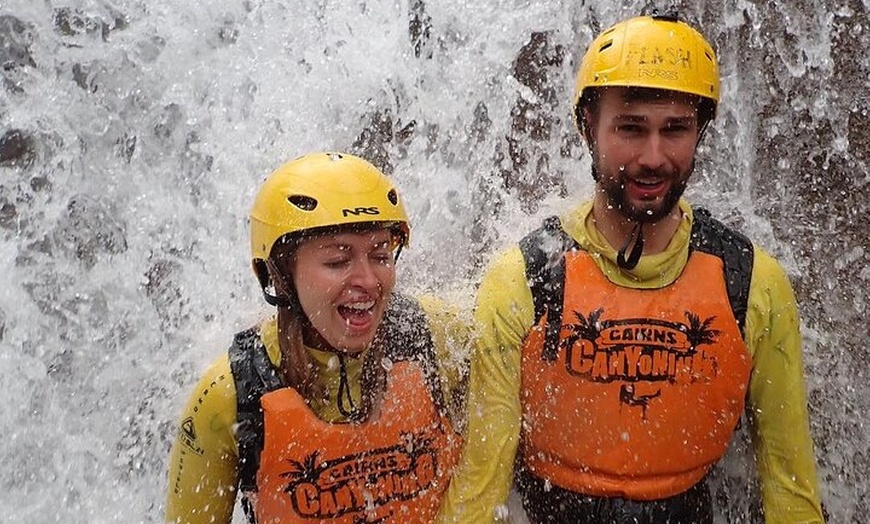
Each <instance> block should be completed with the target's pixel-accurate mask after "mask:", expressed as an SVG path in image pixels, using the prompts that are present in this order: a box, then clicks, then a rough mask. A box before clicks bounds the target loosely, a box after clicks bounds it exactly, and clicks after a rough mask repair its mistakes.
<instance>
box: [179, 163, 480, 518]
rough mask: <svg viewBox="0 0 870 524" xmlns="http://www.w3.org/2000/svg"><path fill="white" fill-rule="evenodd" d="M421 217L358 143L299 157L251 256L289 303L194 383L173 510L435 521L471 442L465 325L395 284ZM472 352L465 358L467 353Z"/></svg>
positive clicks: (277, 296) (284, 170)
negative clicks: (464, 428) (464, 403)
mask: <svg viewBox="0 0 870 524" xmlns="http://www.w3.org/2000/svg"><path fill="white" fill-rule="evenodd" d="M408 234H409V226H408V218H407V215H406V213H405V210H404V207H403V204H402V201H401V199H400V198H399V195H398V192H397V191H396V189H395V187H394V186H393V184H392V183H391V182H390V181H389V180H388V179H387V178H386V177H385V176H384V175H383V174H382V173H381V172H380V171H378V170H377V169H376V168H375V167H374V166H372V165H371V164H369V163H368V162H366V161H365V160H362V159H361V158H357V157H354V156H352V155H346V154H338V153H317V154H312V155H308V156H304V157H301V158H299V159H297V160H294V161H292V162H290V163H288V164H286V165H284V166H283V167H281V168H279V169H278V170H277V171H275V172H274V173H273V174H272V175H271V176H270V177H269V178H268V179H267V180H266V182H265V183H264V184H263V186H262V188H261V189H260V192H259V194H258V195H257V198H256V200H255V203H254V207H253V210H252V212H251V249H252V253H253V268H254V273H255V274H256V276H257V278H258V280H259V282H260V285H261V286H262V288H263V294H264V296H265V298H266V301H267V302H268V303H269V304H271V305H273V306H276V307H277V315H276V316H275V317H274V318H271V319H269V320H267V321H265V322H263V323H262V324H260V325H259V326H256V327H254V328H251V329H249V330H247V331H244V332H242V333H239V334H237V335H236V336H235V339H234V341H233V343H232V345H231V347H230V349H229V351H228V353H227V354H226V355H223V356H222V357H221V358H220V359H218V361H217V362H216V363H215V364H214V365H212V367H211V368H210V369H209V370H208V371H207V372H206V373H205V376H204V377H202V379H201V380H200V382H199V384H198V385H197V387H196V389H195V391H194V394H193V395H192V396H191V397H190V400H189V402H188V405H187V407H186V409H185V412H184V414H183V415H182V417H181V422H180V427H179V432H178V436H177V438H176V440H175V442H174V444H173V448H172V456H171V465H170V471H169V488H168V489H169V493H168V499H167V506H166V519H167V521H168V522H179V523H199V522H203V523H205V522H209V523H229V522H230V521H231V520H232V514H233V508H234V505H235V500H236V492H237V490H238V491H239V492H240V493H241V498H242V505H243V507H244V509H245V512H246V514H247V515H248V518H249V519H250V520H251V521H252V522H260V523H261V524H262V523H267V522H268V523H287V522H318V521H328V522H347V523H357V522H384V523H386V522H403V523H407V522H420V523H429V522H432V521H433V520H434V517H435V514H436V513H437V510H438V506H439V504H440V501H441V497H442V495H443V493H444V491H445V489H446V487H447V481H448V479H449V474H450V471H451V469H452V467H453V465H454V464H455V463H456V460H457V455H458V449H459V447H460V442H459V436H458V433H457V429H456V426H455V424H454V422H453V421H451V419H450V417H449V416H448V411H450V412H457V411H458V410H452V411H451V410H448V407H450V406H449V404H453V399H454V398H458V396H457V395H455V392H456V391H458V390H459V387H458V386H459V382H460V377H461V376H462V372H461V369H462V366H461V365H451V364H448V362H455V361H456V359H451V358H449V355H448V351H447V340H448V338H449V337H450V336H463V334H464V330H463V328H462V325H461V324H459V323H456V322H455V321H454V319H455V317H453V316H452V315H450V314H449V312H448V313H445V312H444V311H437V312H436V310H435V308H436V306H437V304H436V303H435V302H434V301H432V300H429V301H425V302H424V301H423V300H422V299H421V301H419V302H418V301H416V300H413V299H410V298H408V297H404V296H401V295H397V294H393V286H394V284H395V278H396V271H395V265H394V262H395V260H396V258H397V257H398V254H399V251H400V250H401V248H402V247H403V246H405V245H407V242H408ZM460 361H461V359H460Z"/></svg>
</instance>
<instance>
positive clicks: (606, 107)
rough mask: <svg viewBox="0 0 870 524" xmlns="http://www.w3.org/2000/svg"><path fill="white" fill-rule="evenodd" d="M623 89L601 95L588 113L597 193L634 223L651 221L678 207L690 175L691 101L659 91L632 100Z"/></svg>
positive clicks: (694, 119) (694, 139) (695, 134)
mask: <svg viewBox="0 0 870 524" xmlns="http://www.w3.org/2000/svg"><path fill="white" fill-rule="evenodd" d="M627 94H628V89H627V88H622V87H615V88H613V87H612V88H607V89H605V90H603V92H602V93H601V96H600V99H599V101H598V111H597V113H596V114H592V113H589V112H587V115H586V118H587V121H588V122H590V134H591V136H592V140H593V148H592V155H593V158H592V161H593V167H594V169H595V170H596V172H597V177H598V181H597V182H598V190H600V191H603V192H604V194H605V196H606V198H607V203H608V206H609V207H612V208H613V209H615V210H616V211H617V212H618V213H620V214H622V215H623V216H625V217H627V218H629V219H631V220H634V221H637V222H646V223H650V222H656V221H658V220H660V219H661V218H663V217H665V216H666V215H667V214H668V213H669V212H670V211H671V210H672V209H674V207H675V206H676V205H677V201H678V200H679V199H680V196H682V194H683V191H684V190H685V189H686V183H687V181H688V179H689V176H690V175H691V174H692V169H693V167H694V158H695V146H696V145H697V143H698V138H699V133H700V131H699V129H698V116H697V102H696V98H694V97H692V96H690V95H683V94H680V93H674V92H664V95H663V96H662V97H660V98H655V99H644V100H631V99H629V98H628V97H627V96H626V95H627Z"/></svg>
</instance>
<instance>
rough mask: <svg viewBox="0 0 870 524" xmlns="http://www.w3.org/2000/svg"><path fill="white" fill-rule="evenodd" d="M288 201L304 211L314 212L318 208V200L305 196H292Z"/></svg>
mask: <svg viewBox="0 0 870 524" xmlns="http://www.w3.org/2000/svg"><path fill="white" fill-rule="evenodd" d="M287 201H288V202H290V203H291V204H293V205H294V206H296V207H298V208H299V209H301V210H302V211H313V210H314V208H315V207H317V200H315V199H313V198H311V197H309V196H305V195H290V196H288V197H287Z"/></svg>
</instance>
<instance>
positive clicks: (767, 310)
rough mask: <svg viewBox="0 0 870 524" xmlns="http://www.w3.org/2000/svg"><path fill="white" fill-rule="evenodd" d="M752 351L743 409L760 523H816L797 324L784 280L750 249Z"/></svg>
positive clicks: (762, 256)
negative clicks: (753, 460) (749, 419)
mask: <svg viewBox="0 0 870 524" xmlns="http://www.w3.org/2000/svg"><path fill="white" fill-rule="evenodd" d="M746 335H747V336H746V339H747V343H748V346H749V350H750V352H751V353H752V366H753V369H752V377H751V378H750V382H749V395H748V402H749V406H748V407H749V410H750V414H751V416H752V418H753V419H754V424H753V426H754V432H753V440H754V442H755V454H756V462H757V464H758V472H759V477H760V480H761V489H762V500H763V503H764V514H765V520H766V522H767V524H778V523H782V524H786V523H788V524H795V523H821V522H824V518H823V516H822V510H821V503H820V498H819V486H818V480H817V478H816V471H815V459H814V456H813V442H812V437H811V436H810V429H809V421H808V416H807V398H806V389H805V385H804V369H803V360H802V354H801V353H802V351H801V334H800V319H799V318H798V310H797V304H796V301H795V297H794V293H793V291H792V288H791V285H790V284H789V281H788V278H787V277H786V275H785V272H784V271H783V269H782V267H781V266H780V265H779V263H777V262H776V260H774V259H773V258H772V257H771V256H770V255H768V254H767V253H765V252H764V251H762V250H761V249H759V248H756V249H755V262H754V265H753V271H752V282H751V284H750V294H749V308H748V311H747V315H746Z"/></svg>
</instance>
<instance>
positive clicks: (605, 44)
mask: <svg viewBox="0 0 870 524" xmlns="http://www.w3.org/2000/svg"><path fill="white" fill-rule="evenodd" d="M612 45H613V40H608V41H607V42H604V43H603V44H601V47H599V48H598V52H599V53H603V52H604V51H605V50H607V48H608V47H610V46H612Z"/></svg>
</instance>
